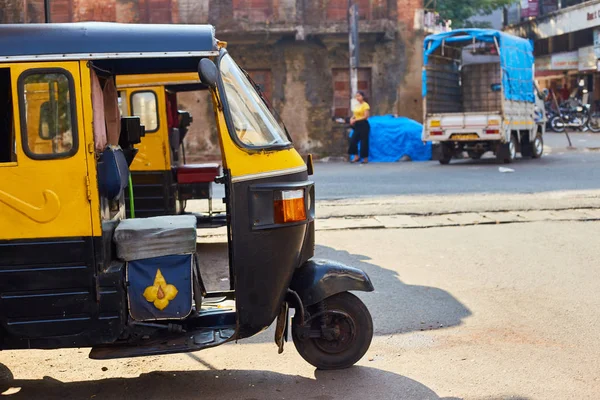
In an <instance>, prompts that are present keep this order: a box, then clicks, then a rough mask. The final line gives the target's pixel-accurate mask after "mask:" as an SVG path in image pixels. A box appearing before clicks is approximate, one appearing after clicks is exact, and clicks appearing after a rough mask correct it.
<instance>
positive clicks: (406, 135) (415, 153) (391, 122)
mask: <svg viewBox="0 0 600 400" xmlns="http://www.w3.org/2000/svg"><path fill="white" fill-rule="evenodd" d="M369 124H370V125H371V133H370V134H369V162H396V161H400V159H401V158H402V157H403V156H409V157H410V159H411V160H412V161H427V160H431V143H426V144H423V142H422V141H421V133H422V132H423V125H421V124H420V123H418V122H417V121H414V120H412V119H410V118H406V117H394V116H393V115H381V116H375V117H370V118H369ZM353 133H354V131H352V132H351V133H350V136H352V134H353ZM359 147H360V146H359Z"/></svg>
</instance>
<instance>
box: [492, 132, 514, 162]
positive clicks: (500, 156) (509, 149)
mask: <svg viewBox="0 0 600 400" xmlns="http://www.w3.org/2000/svg"><path fill="white" fill-rule="evenodd" d="M517 145H518V142H517V137H516V136H515V135H510V142H508V143H505V144H501V145H499V149H498V150H497V152H496V159H497V160H498V161H500V160H501V161H503V162H504V163H505V164H510V163H511V162H513V161H514V160H515V158H517Z"/></svg>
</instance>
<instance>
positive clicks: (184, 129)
mask: <svg viewBox="0 0 600 400" xmlns="http://www.w3.org/2000/svg"><path fill="white" fill-rule="evenodd" d="M117 88H118V90H119V106H120V110H121V115H124V116H138V117H140V120H141V123H142V124H143V125H144V126H145V127H146V136H145V137H144V138H142V141H141V143H140V144H139V145H137V146H136V148H137V149H138V150H139V152H138V154H137V156H136V158H135V159H134V162H133V164H132V165H131V173H132V182H133V193H134V195H133V200H132V199H131V198H130V195H129V193H126V199H125V204H126V206H127V213H128V215H135V216H138V217H151V216H158V215H175V214H183V213H189V210H187V209H186V206H187V205H188V204H187V202H188V201H189V200H206V203H207V207H202V208H199V207H198V204H197V203H198V201H196V202H195V203H196V204H194V207H193V208H194V210H193V211H197V212H195V213H194V215H195V216H196V217H197V221H198V227H218V226H224V225H226V218H225V215H224V214H223V213H222V208H220V209H219V210H217V211H216V212H215V209H214V208H213V198H214V197H215V194H214V193H213V186H215V185H218V184H217V183H216V182H215V180H216V178H217V177H218V176H219V175H220V174H221V167H220V163H215V162H208V163H201V164H198V163H188V162H187V157H186V146H185V138H186V136H187V134H188V132H189V129H190V126H191V124H192V123H193V121H194V119H193V116H192V114H191V113H190V112H189V111H185V110H180V109H179V105H180V101H179V100H180V99H179V97H180V95H181V94H184V93H186V92H197V93H196V94H199V93H201V92H205V93H207V94H208V92H209V90H208V89H209V88H208V87H207V86H206V85H205V84H203V83H201V82H200V81H199V78H198V74H197V73H175V74H173V73H168V74H154V75H147V74H142V75H126V76H119V77H117ZM197 97H198V99H200V98H201V99H202V100H203V101H208V102H210V106H211V107H212V99H211V97H210V96H206V95H204V96H197ZM198 101H200V100H198ZM214 125H215V124H214V121H210V120H204V121H202V120H200V121H196V127H195V128H196V129H201V130H204V131H208V132H210V131H211V130H213V129H214V128H215V126H214ZM165 148H168V149H169V150H168V151H165ZM215 157H219V158H220V154H218V153H217V154H215ZM218 186H222V185H218ZM219 189H221V190H219ZM223 192H224V190H222V188H219V187H217V190H216V194H217V198H219V197H218V196H219V195H220V198H221V199H222V198H223ZM132 206H133V207H132ZM202 206H204V205H202ZM132 208H133V210H134V211H133V212H132Z"/></svg>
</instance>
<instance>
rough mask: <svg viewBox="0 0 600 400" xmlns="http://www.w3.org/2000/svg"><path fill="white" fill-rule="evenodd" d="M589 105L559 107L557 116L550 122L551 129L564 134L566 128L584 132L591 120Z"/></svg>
mask: <svg viewBox="0 0 600 400" xmlns="http://www.w3.org/2000/svg"><path fill="white" fill-rule="evenodd" d="M589 108H590V106H589V104H586V105H582V104H581V103H579V104H578V105H575V106H572V105H564V106H560V107H559V112H558V114H557V115H555V116H553V117H552V119H551V120H550V128H551V129H552V130H553V131H554V132H564V131H565V129H566V128H572V129H578V130H581V131H584V130H586V129H587V128H588V121H589V119H590V113H589Z"/></svg>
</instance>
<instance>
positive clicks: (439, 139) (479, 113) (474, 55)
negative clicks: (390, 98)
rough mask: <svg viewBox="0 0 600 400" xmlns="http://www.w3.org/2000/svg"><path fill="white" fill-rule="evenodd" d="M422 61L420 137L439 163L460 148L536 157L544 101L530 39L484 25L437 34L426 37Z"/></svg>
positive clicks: (473, 153)
mask: <svg viewBox="0 0 600 400" xmlns="http://www.w3.org/2000/svg"><path fill="white" fill-rule="evenodd" d="M423 60H424V67H423V108H424V114H425V115H424V124H423V140H424V141H427V142H433V143H434V151H433V157H434V158H436V159H438V160H439V161H440V163H442V164H448V163H449V162H450V160H451V159H452V157H454V156H456V155H458V154H459V153H463V152H465V151H466V152H467V153H468V155H469V157H471V158H473V159H478V158H480V157H481V156H482V155H483V154H484V153H486V152H488V151H491V152H493V153H494V154H495V155H496V157H497V158H498V159H499V160H501V161H504V162H511V161H512V160H513V159H515V157H516V156H517V153H521V155H522V156H530V157H533V158H539V157H541V156H542V153H543V148H544V145H543V134H544V130H545V127H544V123H545V121H543V115H545V113H544V102H543V100H542V99H541V98H540V94H539V90H538V89H537V87H536V85H535V81H534V56H533V46H532V44H531V42H530V41H529V40H526V39H522V38H519V37H516V36H512V35H509V34H506V33H503V32H500V31H496V30H491V29H460V30H455V31H450V32H444V33H440V34H436V35H430V36H427V37H426V38H425V42H424V53H423ZM540 115H541V117H539V116H540Z"/></svg>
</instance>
